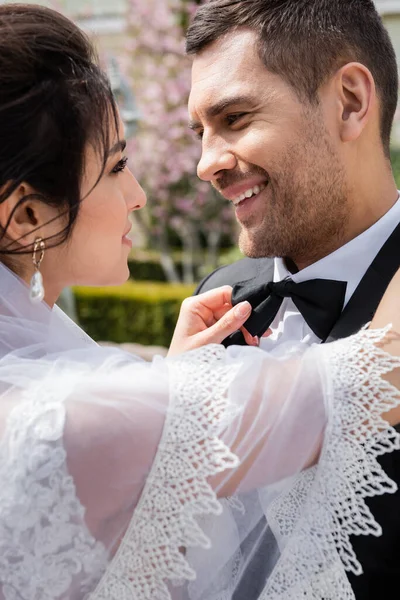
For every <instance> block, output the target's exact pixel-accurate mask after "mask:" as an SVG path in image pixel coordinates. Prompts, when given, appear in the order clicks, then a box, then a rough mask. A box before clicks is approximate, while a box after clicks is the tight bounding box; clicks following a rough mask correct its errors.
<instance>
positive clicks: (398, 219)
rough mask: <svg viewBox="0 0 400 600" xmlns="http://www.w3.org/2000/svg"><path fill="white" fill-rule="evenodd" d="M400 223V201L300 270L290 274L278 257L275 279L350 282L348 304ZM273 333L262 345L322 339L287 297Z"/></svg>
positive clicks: (346, 301)
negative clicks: (361, 229)
mask: <svg viewBox="0 0 400 600" xmlns="http://www.w3.org/2000/svg"><path fill="white" fill-rule="evenodd" d="M399 223H400V200H398V201H397V202H396V204H395V205H394V206H393V207H392V208H391V209H390V210H389V211H388V212H387V213H386V214H385V215H384V216H383V217H382V218H381V219H380V220H379V221H377V222H376V223H375V224H374V225H372V227H370V228H369V229H367V230H366V231H364V232H363V233H362V234H361V235H359V236H358V237H356V238H354V239H353V240H351V241H350V242H348V243H347V244H345V245H344V246H342V247H341V248H338V250H335V252H332V254H329V255H328V256H325V257H324V258H322V259H321V260H319V261H318V262H316V263H314V264H312V265H310V266H309V267H306V268H305V269H303V270H302V271H299V272H298V273H294V274H292V273H290V272H289V271H288V269H287V267H286V265H285V262H284V260H283V259H282V258H276V259H275V266H274V282H277V281H282V280H283V279H285V278H286V277H290V278H291V279H292V280H293V281H294V282H296V283H301V282H303V281H308V280H309V279H335V280H338V281H346V282H347V289H346V297H345V305H346V304H347V303H348V301H349V300H350V298H351V297H352V295H353V294H354V292H355V290H356V289H357V287H358V285H359V283H360V281H361V279H362V278H363V276H364V275H365V273H366V271H367V270H368V267H369V266H370V264H371V263H372V261H373V260H374V258H375V256H376V255H377V254H378V252H379V250H380V249H381V248H382V246H383V245H384V243H385V242H386V240H387V239H388V238H389V237H390V235H391V234H392V233H393V231H394V230H395V228H396V227H397V225H398V224H399ZM271 330H272V334H271V335H270V336H269V337H268V338H262V339H261V341H260V347H261V348H262V349H263V350H269V349H270V347H271V344H273V345H274V346H276V344H281V343H284V342H289V341H296V342H304V343H305V344H313V343H315V342H317V343H318V342H320V341H321V340H320V339H319V338H318V337H317V336H316V335H315V333H314V332H313V331H312V329H310V327H309V326H308V325H307V323H306V322H305V320H304V319H303V317H302V315H301V314H300V312H299V310H298V309H297V308H296V306H295V304H294V303H293V301H292V300H291V298H285V299H284V300H283V302H282V306H281V307H280V309H279V311H278V314H277V315H276V317H275V319H274V321H273V322H272V324H271Z"/></svg>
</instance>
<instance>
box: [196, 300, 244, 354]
mask: <svg viewBox="0 0 400 600" xmlns="http://www.w3.org/2000/svg"><path fill="white" fill-rule="evenodd" d="M250 313H251V304H250V303H249V302H241V303H240V304H238V305H237V306H235V307H234V308H231V309H230V310H228V312H226V313H225V314H224V315H223V316H222V317H221V318H220V319H219V321H217V322H216V323H215V325H212V326H211V327H209V328H208V329H206V330H205V331H202V332H201V333H199V334H198V338H197V341H198V342H200V345H203V344H220V343H221V342H222V341H223V340H224V339H225V338H226V337H228V335H230V334H231V333H234V332H235V331H237V330H238V329H240V328H241V326H242V325H243V323H244V322H245V321H247V319H248V318H249V316H250Z"/></svg>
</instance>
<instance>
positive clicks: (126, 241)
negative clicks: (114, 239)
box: [122, 225, 132, 248]
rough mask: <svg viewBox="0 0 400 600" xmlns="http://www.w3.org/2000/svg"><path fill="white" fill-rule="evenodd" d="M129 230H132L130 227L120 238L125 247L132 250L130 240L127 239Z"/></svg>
mask: <svg viewBox="0 0 400 600" xmlns="http://www.w3.org/2000/svg"><path fill="white" fill-rule="evenodd" d="M131 229H132V225H131V226H130V227H129V229H127V230H126V232H125V233H124V235H123V236H122V243H123V244H125V245H126V246H129V248H132V240H131V239H129V238H128V234H129V232H130V230H131Z"/></svg>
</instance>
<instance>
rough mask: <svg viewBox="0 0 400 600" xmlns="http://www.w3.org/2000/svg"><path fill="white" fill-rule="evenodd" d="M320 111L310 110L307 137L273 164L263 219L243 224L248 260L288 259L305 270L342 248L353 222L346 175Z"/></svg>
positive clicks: (306, 117) (295, 141) (241, 243)
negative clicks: (250, 258)
mask: <svg viewBox="0 0 400 600" xmlns="http://www.w3.org/2000/svg"><path fill="white" fill-rule="evenodd" d="M321 112H322V111H321V110H320V108H319V106H309V107H307V108H306V109H305V110H304V131H303V135H302V136H301V137H300V136H298V135H297V136H296V138H294V139H293V141H292V143H291V145H290V146H289V147H287V148H286V149H285V152H284V153H283V155H282V156H279V157H276V158H275V159H271V160H270V161H269V162H270V170H269V172H268V177H269V185H268V187H267V189H266V190H265V191H264V198H265V202H266V203H268V204H267V206H266V209H265V211H264V213H263V218H262V219H261V220H259V219H258V220H257V221H256V222H252V220H251V219H249V222H248V223H246V222H242V223H241V231H240V236H239V247H240V249H241V251H242V252H243V253H244V254H245V255H247V256H249V257H252V258H259V257H285V258H290V259H291V260H292V261H293V262H294V263H295V264H296V265H297V266H299V267H303V266H306V265H308V264H311V263H313V262H315V261H317V260H319V259H321V258H322V257H323V256H326V255H327V254H329V253H331V252H332V251H334V250H335V249H337V248H338V247H340V246H341V245H342V244H343V243H344V241H345V235H346V230H347V225H348V223H349V221H350V220H351V207H350V205H349V200H348V190H347V183H346V174H345V169H344V166H343V164H342V163H341V161H340V157H339V156H338V154H337V152H336V150H335V148H334V147H333V144H332V142H331V140H330V137H329V133H328V131H327V130H326V127H325V124H324V123H323V120H322V119H323V117H322V114H321ZM260 152H262V149H261V148H260ZM254 172H255V173H256V172H260V169H259V167H254Z"/></svg>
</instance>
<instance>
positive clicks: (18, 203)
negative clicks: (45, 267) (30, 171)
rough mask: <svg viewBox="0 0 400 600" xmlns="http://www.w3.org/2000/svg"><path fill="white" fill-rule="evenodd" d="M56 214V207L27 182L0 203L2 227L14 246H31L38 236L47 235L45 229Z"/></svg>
mask: <svg viewBox="0 0 400 600" xmlns="http://www.w3.org/2000/svg"><path fill="white" fill-rule="evenodd" d="M56 216H57V215H56V209H55V208H53V207H51V206H49V205H48V204H46V203H45V202H43V201H42V200H40V196H39V195H38V194H37V193H36V192H35V190H34V189H33V188H32V187H31V186H30V185H28V184H26V183H21V184H20V185H19V186H18V187H17V188H16V189H15V190H14V191H13V192H12V193H11V194H10V195H9V196H8V197H7V198H6V199H5V200H4V201H3V202H1V203H0V227H1V229H2V230H3V231H5V235H6V237H7V239H8V240H9V241H10V243H12V244H13V246H14V243H15V244H17V245H19V246H20V247H29V246H32V245H33V244H34V242H35V239H36V238H38V237H46V236H47V235H48V233H49V232H48V231H46V232H45V231H44V228H45V225H46V224H49V222H50V221H51V220H52V219H54V217H56ZM46 229H47V228H46Z"/></svg>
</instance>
